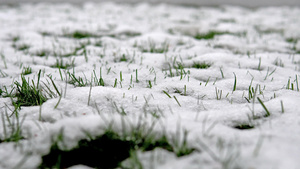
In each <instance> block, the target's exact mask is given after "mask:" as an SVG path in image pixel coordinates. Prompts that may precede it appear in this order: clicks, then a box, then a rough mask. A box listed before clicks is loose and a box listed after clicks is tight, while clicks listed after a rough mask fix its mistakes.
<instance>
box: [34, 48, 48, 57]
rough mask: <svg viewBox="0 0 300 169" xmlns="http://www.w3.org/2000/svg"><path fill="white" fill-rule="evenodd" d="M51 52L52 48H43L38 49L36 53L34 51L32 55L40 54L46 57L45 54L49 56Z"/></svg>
mask: <svg viewBox="0 0 300 169" xmlns="http://www.w3.org/2000/svg"><path fill="white" fill-rule="evenodd" d="M50 54H51V51H50V50H47V49H42V50H39V51H37V52H36V53H33V54H32V55H34V56H39V57H45V56H49V55H50Z"/></svg>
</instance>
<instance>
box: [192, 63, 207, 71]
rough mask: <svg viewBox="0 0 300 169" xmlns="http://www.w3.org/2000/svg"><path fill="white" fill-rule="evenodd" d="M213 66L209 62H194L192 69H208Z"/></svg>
mask: <svg viewBox="0 0 300 169" xmlns="http://www.w3.org/2000/svg"><path fill="white" fill-rule="evenodd" d="M211 65H212V64H211V63H207V62H194V63H193V65H192V68H196V69H208V68H209V67H210V66H211Z"/></svg>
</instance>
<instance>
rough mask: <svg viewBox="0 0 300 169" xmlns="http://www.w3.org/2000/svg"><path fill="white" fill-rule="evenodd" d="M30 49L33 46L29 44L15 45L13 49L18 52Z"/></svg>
mask: <svg viewBox="0 0 300 169" xmlns="http://www.w3.org/2000/svg"><path fill="white" fill-rule="evenodd" d="M30 47H31V46H30V45H29V44H26V43H23V44H20V45H16V44H13V48H15V49H16V50H18V51H26V50H28V49H29V48H30Z"/></svg>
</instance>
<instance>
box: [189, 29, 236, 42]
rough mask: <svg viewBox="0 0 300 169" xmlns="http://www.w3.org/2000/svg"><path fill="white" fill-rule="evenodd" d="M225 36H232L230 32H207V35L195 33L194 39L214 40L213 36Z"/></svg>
mask: <svg viewBox="0 0 300 169" xmlns="http://www.w3.org/2000/svg"><path fill="white" fill-rule="evenodd" d="M225 34H232V33H230V32H222V31H209V32H207V33H197V34H196V35H195V36H194V38H195V39H199V40H200V39H205V40H208V39H214V38H215V36H217V35H225Z"/></svg>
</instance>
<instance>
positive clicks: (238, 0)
mask: <svg viewBox="0 0 300 169" xmlns="http://www.w3.org/2000/svg"><path fill="white" fill-rule="evenodd" d="M90 1H93V2H103V1H108V0H90ZM109 1H114V2H154V3H159V2H165V3H173V4H185V5H197V6H200V5H224V4H227V5H241V6H246V7H261V6H282V5H287V6H300V0H109ZM23 2H72V3H80V2H87V1H86V0H0V4H16V3H23Z"/></svg>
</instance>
